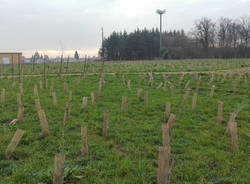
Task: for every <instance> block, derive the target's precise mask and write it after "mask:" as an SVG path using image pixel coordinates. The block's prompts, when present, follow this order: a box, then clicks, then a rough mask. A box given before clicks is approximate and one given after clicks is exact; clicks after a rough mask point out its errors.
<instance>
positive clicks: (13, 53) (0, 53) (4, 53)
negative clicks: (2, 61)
mask: <svg viewBox="0 0 250 184" xmlns="http://www.w3.org/2000/svg"><path fill="white" fill-rule="evenodd" d="M0 54H22V52H0Z"/></svg>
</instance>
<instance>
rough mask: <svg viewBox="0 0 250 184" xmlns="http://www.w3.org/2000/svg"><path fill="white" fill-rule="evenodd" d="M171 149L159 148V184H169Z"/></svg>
mask: <svg viewBox="0 0 250 184" xmlns="http://www.w3.org/2000/svg"><path fill="white" fill-rule="evenodd" d="M170 152H171V148H170V146H168V147H159V156H158V174H157V184H167V183H168V174H169V162H170Z"/></svg>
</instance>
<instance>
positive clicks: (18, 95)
mask: <svg viewBox="0 0 250 184" xmlns="http://www.w3.org/2000/svg"><path fill="white" fill-rule="evenodd" d="M16 98H17V105H18V106H20V105H22V100H21V95H20V93H17V94H16Z"/></svg>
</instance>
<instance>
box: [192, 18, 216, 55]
mask: <svg viewBox="0 0 250 184" xmlns="http://www.w3.org/2000/svg"><path fill="white" fill-rule="evenodd" d="M215 26H216V23H214V22H213V21H212V20H211V19H208V18H206V17H205V18H202V19H200V20H197V21H196V22H195V30H194V36H195V37H196V39H197V40H198V41H199V42H200V43H201V45H202V47H203V48H204V49H206V50H207V49H208V48H209V47H210V46H212V47H214V46H215V41H216V39H215V38H216V30H215Z"/></svg>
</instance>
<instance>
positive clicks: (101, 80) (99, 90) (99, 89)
mask: <svg viewBox="0 0 250 184" xmlns="http://www.w3.org/2000/svg"><path fill="white" fill-rule="evenodd" d="M102 84H103V79H102V77H101V78H100V80H99V85H98V92H97V94H96V98H97V100H98V99H99V98H100V96H101V93H102Z"/></svg>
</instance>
